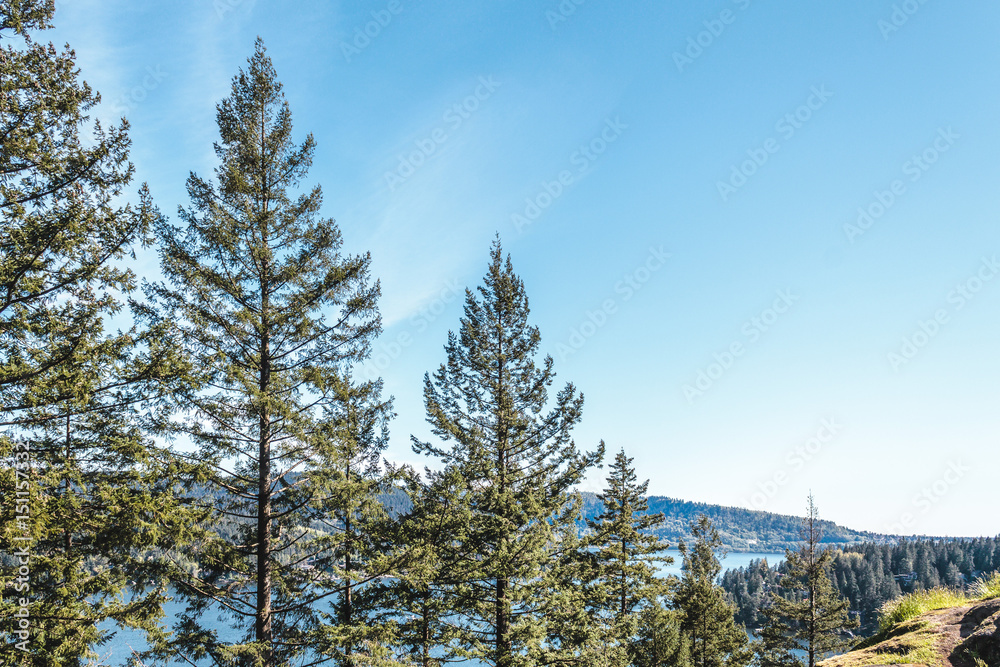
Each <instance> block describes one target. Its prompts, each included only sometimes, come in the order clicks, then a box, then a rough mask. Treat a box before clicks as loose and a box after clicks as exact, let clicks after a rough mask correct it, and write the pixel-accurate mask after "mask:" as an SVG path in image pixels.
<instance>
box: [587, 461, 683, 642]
mask: <svg viewBox="0 0 1000 667" xmlns="http://www.w3.org/2000/svg"><path fill="white" fill-rule="evenodd" d="M648 487H649V481H648V480H647V481H645V482H643V483H642V484H640V483H639V482H638V480H637V478H636V474H635V468H634V467H633V466H632V459H631V458H629V457H628V456H626V455H625V452H624V451H619V452H618V454H616V455H615V461H614V463H612V465H611V470H610V473H609V475H608V477H607V487H606V488H605V489H604V492H603V493H602V494H598V496H597V498H598V500H600V501H601V503H602V504H603V510H602V512H601V514H599V515H598V516H596V517H595V518H593V519H589V520H588V521H587V526H588V528H589V529H590V531H591V535H590V536H589V538H588V539H587V547H588V548H587V551H588V555H589V556H590V557H591V558H592V559H593V560H594V561H595V563H594V565H595V567H594V569H593V572H592V573H591V576H590V578H589V579H588V580H587V582H586V589H587V598H588V600H587V608H588V612H589V614H590V617H591V619H592V620H593V621H594V622H595V623H597V624H599V625H600V626H601V627H602V632H601V634H603V635H604V636H605V638H606V639H605V641H606V642H609V643H611V644H617V645H620V646H622V647H625V648H626V649H627V647H628V646H629V644H630V643H631V642H632V640H633V638H634V636H635V632H636V629H637V627H638V625H637V622H638V618H637V616H638V612H639V611H640V610H641V609H642V607H644V606H649V605H653V606H658V605H659V604H660V597H661V596H663V595H666V594H667V593H668V589H667V581H666V580H665V579H661V578H660V577H658V576H657V570H658V567H659V566H660V565H663V564H669V563H672V562H673V558H670V557H669V556H666V555H664V552H665V551H666V549H667V548H668V546H669V545H668V544H667V543H666V542H664V541H662V540H660V539H659V538H658V537H656V536H655V535H652V534H651V533H650V530H651V529H653V528H655V527H656V526H658V525H659V524H661V523H662V522H663V515H662V514H649V513H648V512H647V510H648V509H649V503H648V501H647V499H646V490H647V489H648Z"/></svg>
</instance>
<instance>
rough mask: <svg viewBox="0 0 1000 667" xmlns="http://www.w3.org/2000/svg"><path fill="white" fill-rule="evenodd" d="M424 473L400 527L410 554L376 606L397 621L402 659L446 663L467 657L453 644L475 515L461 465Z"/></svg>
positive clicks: (399, 537)
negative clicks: (468, 534)
mask: <svg viewBox="0 0 1000 667" xmlns="http://www.w3.org/2000/svg"><path fill="white" fill-rule="evenodd" d="M424 477H425V479H424V480H423V481H422V480H420V479H417V478H416V477H415V476H414V477H413V478H411V479H410V484H409V488H408V494H409V497H410V499H411V502H412V506H411V508H410V511H409V512H407V513H406V515H405V516H403V517H402V518H401V520H400V522H399V523H398V525H397V526H396V528H397V533H396V538H395V542H396V543H397V544H400V545H405V551H406V558H405V560H404V561H403V562H402V563H401V567H400V568H399V570H398V572H397V576H395V577H393V578H392V579H389V580H386V581H384V582H383V584H382V585H381V586H379V587H377V588H375V589H374V590H373V591H372V596H373V600H372V603H371V604H372V606H373V607H376V608H378V609H379V611H380V614H381V615H382V616H383V617H384V618H386V619H392V620H393V621H394V625H395V628H394V633H393V643H394V649H395V650H396V651H397V653H398V657H399V661H400V662H401V663H403V664H407V665H419V667H441V665H445V664H448V663H450V662H454V661H461V660H462V655H461V651H458V650H456V649H455V647H454V645H453V644H452V639H454V638H455V636H456V633H455V620H456V619H455V615H454V613H453V611H452V606H451V605H452V604H453V602H454V592H455V588H456V584H458V583H459V582H464V581H467V580H468V579H469V578H470V577H471V574H470V573H469V572H467V571H465V570H464V569H463V565H464V566H468V564H467V563H466V562H465V561H464V560H463V555H462V552H461V551H460V546H461V545H462V544H464V543H465V541H466V528H467V527H468V525H469V521H470V519H471V514H470V512H469V506H468V505H467V504H466V503H465V502H464V498H463V493H464V490H465V488H466V484H465V481H464V480H463V479H462V478H461V475H459V473H458V471H457V469H455V468H454V467H452V468H448V469H446V470H443V471H432V470H425V473H424ZM379 620H382V619H379Z"/></svg>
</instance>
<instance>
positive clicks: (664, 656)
mask: <svg viewBox="0 0 1000 667" xmlns="http://www.w3.org/2000/svg"><path fill="white" fill-rule="evenodd" d="M681 621H682V619H681V614H680V612H678V611H675V610H671V609H667V608H666V607H665V606H664V605H663V604H655V605H650V606H648V607H644V608H643V609H642V610H641V611H640V612H639V619H638V634H637V636H636V639H635V641H634V642H633V643H632V646H631V650H630V651H629V653H630V657H631V664H632V666H633V667H691V651H690V644H689V642H688V640H687V638H686V637H685V635H684V633H683V632H682V630H681Z"/></svg>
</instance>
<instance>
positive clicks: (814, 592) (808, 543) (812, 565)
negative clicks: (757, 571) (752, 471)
mask: <svg viewBox="0 0 1000 667" xmlns="http://www.w3.org/2000/svg"><path fill="white" fill-rule="evenodd" d="M821 539H822V531H821V529H820V525H819V512H818V511H817V509H816V504H815V502H814V501H813V496H812V494H809V504H808V506H807V511H806V516H805V518H804V519H803V521H802V541H803V544H802V546H801V547H800V548H799V550H798V551H791V550H789V551H788V552H786V556H785V558H786V561H785V562H786V564H787V574H786V575H785V576H784V577H783V578H782V580H781V585H782V587H784V588H792V589H801V590H803V591H804V593H805V599H803V600H801V601H795V600H788V599H785V598H784V597H781V596H779V595H773V594H772V596H771V602H772V606H771V608H770V609H769V610H768V611H767V617H768V620H769V623H768V625H770V626H772V628H773V629H772V630H771V632H772V633H774V634H775V635H780V636H782V637H787V638H791V639H792V640H793V641H792V643H791V644H785V645H784V648H802V649H803V650H804V651H805V652H806V655H807V656H808V667H816V661H817V660H818V659H820V660H821V659H822V658H823V656H824V655H826V654H828V653H833V652H836V651H839V650H842V649H844V648H846V647H847V646H848V644H849V642H848V641H847V640H846V639H845V638H844V631H845V630H847V629H850V628H855V627H857V625H858V622H857V620H855V619H851V618H850V615H849V609H850V603H849V602H848V601H847V600H846V599H844V598H843V597H842V596H841V595H840V594H839V593H838V592H837V590H836V589H835V588H834V586H833V582H832V581H830V576H829V568H830V565H831V563H832V561H833V552H832V550H831V549H829V548H823V547H822V546H821V544H820V540H821ZM778 648H781V646H779V647H778Z"/></svg>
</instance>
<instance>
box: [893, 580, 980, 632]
mask: <svg viewBox="0 0 1000 667" xmlns="http://www.w3.org/2000/svg"><path fill="white" fill-rule="evenodd" d="M998 584H1000V580H998ZM968 602H969V598H968V597H967V596H966V595H965V593H962V592H960V591H953V590H951V589H948V588H932V589H930V590H928V591H918V592H916V593H910V594H909V595H904V596H903V597H901V598H896V599H895V600H889V601H888V602H886V603H885V604H884V605H883V606H882V610H881V611H880V612H879V616H878V627H879V630H880V631H882V632H885V631H886V630H888V629H889V628H891V627H892V626H894V625H896V624H898V623H902V622H904V621H908V620H910V619H911V618H916V617H917V616H920V615H921V614H924V613H926V612H928V611H933V610H935V609H947V608H949V607H960V606H962V605H964V604H967V603H968Z"/></svg>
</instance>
